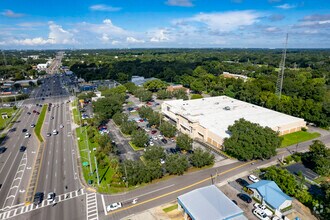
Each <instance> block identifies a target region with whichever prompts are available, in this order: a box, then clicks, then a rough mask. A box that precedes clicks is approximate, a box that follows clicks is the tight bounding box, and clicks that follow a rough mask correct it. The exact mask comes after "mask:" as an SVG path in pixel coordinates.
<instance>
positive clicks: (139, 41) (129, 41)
mask: <svg viewBox="0 0 330 220" xmlns="http://www.w3.org/2000/svg"><path fill="white" fill-rule="evenodd" d="M126 42H128V43H144V40H138V39H136V38H134V37H126Z"/></svg>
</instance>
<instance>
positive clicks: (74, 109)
mask: <svg viewBox="0 0 330 220" xmlns="http://www.w3.org/2000/svg"><path fill="white" fill-rule="evenodd" d="M72 113H73V120H74V123H76V124H77V125H78V124H80V120H79V119H80V118H79V117H80V115H79V112H78V109H77V108H73V109H72Z"/></svg>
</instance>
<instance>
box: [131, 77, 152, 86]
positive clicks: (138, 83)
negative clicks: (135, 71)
mask: <svg viewBox="0 0 330 220" xmlns="http://www.w3.org/2000/svg"><path fill="white" fill-rule="evenodd" d="M154 79H156V78H154V77H151V78H144V77H143V76H132V79H131V82H132V83H134V84H135V85H136V86H143V84H144V83H145V82H148V81H151V80H154Z"/></svg>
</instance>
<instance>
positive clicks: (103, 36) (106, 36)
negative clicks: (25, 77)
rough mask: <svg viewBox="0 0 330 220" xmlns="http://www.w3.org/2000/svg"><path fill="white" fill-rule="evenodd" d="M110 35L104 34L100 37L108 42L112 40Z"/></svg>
mask: <svg viewBox="0 0 330 220" xmlns="http://www.w3.org/2000/svg"><path fill="white" fill-rule="evenodd" d="M110 39H111V38H110V37H109V35H108V34H102V37H101V38H100V40H101V41H102V42H103V43H108V42H109V41H110Z"/></svg>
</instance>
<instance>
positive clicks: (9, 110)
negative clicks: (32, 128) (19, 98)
mask: <svg viewBox="0 0 330 220" xmlns="http://www.w3.org/2000/svg"><path fill="white" fill-rule="evenodd" d="M14 112H15V110H14V109H13V108H0V115H1V114H2V113H7V115H8V118H6V119H2V117H0V130H2V129H4V128H5V127H6V125H8V122H9V121H10V120H11V117H12V115H13V114H14Z"/></svg>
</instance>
